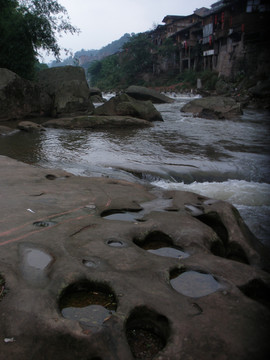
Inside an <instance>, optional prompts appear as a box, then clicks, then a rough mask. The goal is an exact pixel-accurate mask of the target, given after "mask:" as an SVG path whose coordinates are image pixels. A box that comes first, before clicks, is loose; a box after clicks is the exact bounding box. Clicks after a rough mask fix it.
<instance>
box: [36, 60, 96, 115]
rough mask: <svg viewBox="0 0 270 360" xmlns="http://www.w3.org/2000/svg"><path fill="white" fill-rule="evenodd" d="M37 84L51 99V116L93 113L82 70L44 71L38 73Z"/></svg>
mask: <svg viewBox="0 0 270 360" xmlns="http://www.w3.org/2000/svg"><path fill="white" fill-rule="evenodd" d="M37 82H38V84H39V86H40V87H41V89H42V90H43V91H44V92H47V93H48V94H49V95H50V97H51V99H52V111H51V115H52V116H59V115H63V114H68V113H78V112H82V113H85V112H93V110H94V106H93V104H92V101H91V99H90V92H89V87H88V84H87V81H86V78H85V72H84V70H83V68H81V67H74V66H63V67H55V68H50V69H45V70H42V71H40V72H39V74H38V81H37Z"/></svg>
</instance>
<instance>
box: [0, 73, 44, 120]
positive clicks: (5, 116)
mask: <svg viewBox="0 0 270 360" xmlns="http://www.w3.org/2000/svg"><path fill="white" fill-rule="evenodd" d="M50 105H51V104H50V98H49V96H48V95H47V94H46V93H43V92H42V91H41V90H40V88H39V87H38V86H37V85H36V84H34V83H33V82H31V81H29V80H26V79H23V78H21V77H20V76H19V75H17V74H15V73H14V72H12V71H10V70H8V69H3V68H0V121H5V120H11V119H20V118H24V117H26V116H42V115H46V114H47V113H48V112H49V110H50Z"/></svg>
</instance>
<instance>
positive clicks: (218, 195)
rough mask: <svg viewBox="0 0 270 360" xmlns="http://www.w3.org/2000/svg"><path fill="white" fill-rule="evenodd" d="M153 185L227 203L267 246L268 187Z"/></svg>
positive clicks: (236, 183)
mask: <svg viewBox="0 0 270 360" xmlns="http://www.w3.org/2000/svg"><path fill="white" fill-rule="evenodd" d="M152 185H155V186H157V187H160V188H163V189H166V190H181V191H191V192H194V193H197V194H199V195H203V196H206V197H209V198H213V199H218V200H223V201H227V202H230V203H231V204H233V205H234V206H235V207H236V208H237V209H238V211H239V212H240V214H241V216H242V218H243V219H244V221H245V222H246V224H247V225H248V227H249V228H250V230H251V231H252V232H253V233H254V234H255V235H256V236H257V238H258V239H260V240H261V242H262V243H264V244H265V245H267V246H269V247H270V236H269V234H270V221H269V219H270V184H266V183H257V182H248V181H245V180H228V181H224V182H203V183H199V182H193V183H192V184H184V183H172V182H169V181H166V180H160V181H155V182H152Z"/></svg>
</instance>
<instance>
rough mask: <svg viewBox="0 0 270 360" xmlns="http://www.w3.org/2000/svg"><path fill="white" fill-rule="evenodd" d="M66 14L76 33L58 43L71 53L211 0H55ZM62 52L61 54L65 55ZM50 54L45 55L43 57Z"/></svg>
mask: <svg viewBox="0 0 270 360" xmlns="http://www.w3.org/2000/svg"><path fill="white" fill-rule="evenodd" d="M58 2H59V3H60V4H61V5H63V6H64V7H65V8H66V9H67V11H68V14H69V17H70V21H71V24H72V25H74V26H76V27H78V28H80V30H81V32H80V34H79V35H65V34H63V36H62V37H61V38H59V45H60V46H61V47H63V48H67V49H69V50H71V51H72V52H73V53H75V52H76V51H79V50H81V49H85V50H90V49H100V48H102V47H103V46H106V45H108V44H109V43H111V42H112V41H114V40H117V39H119V38H120V37H121V36H122V35H124V34H125V33H138V32H144V31H147V30H150V29H152V28H153V25H154V24H155V25H157V24H162V20H163V18H164V17H165V16H166V15H190V14H192V13H193V11H194V10H196V9H197V8H201V7H208V8H209V7H210V6H211V4H213V3H214V2H215V0H58ZM65 57H66V56H65V55H62V58H65ZM52 59H53V57H52V56H50V57H48V56H45V58H44V60H45V61H48V60H52Z"/></svg>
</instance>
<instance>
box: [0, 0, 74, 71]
mask: <svg viewBox="0 0 270 360" xmlns="http://www.w3.org/2000/svg"><path fill="white" fill-rule="evenodd" d="M63 32H64V33H67V32H69V33H71V34H74V33H76V32H78V29H77V28H75V27H74V26H72V25H71V24H70V20H69V17H68V14H67V11H66V9H65V8H64V7H63V6H62V5H60V4H59V3H58V1H56V0H0V34H1V37H0V67H5V68H8V69H10V70H12V71H14V72H16V73H17V74H19V75H21V76H23V77H26V78H32V77H33V76H34V69H35V63H36V62H37V56H38V52H39V50H40V49H43V50H45V51H47V52H51V53H53V54H54V56H55V57H56V58H58V59H59V57H60V50H61V49H60V47H59V45H58V43H57V38H56V37H57V34H59V33H63Z"/></svg>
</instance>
